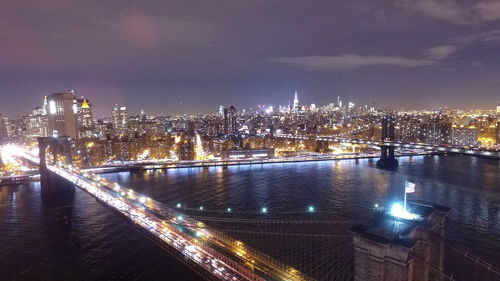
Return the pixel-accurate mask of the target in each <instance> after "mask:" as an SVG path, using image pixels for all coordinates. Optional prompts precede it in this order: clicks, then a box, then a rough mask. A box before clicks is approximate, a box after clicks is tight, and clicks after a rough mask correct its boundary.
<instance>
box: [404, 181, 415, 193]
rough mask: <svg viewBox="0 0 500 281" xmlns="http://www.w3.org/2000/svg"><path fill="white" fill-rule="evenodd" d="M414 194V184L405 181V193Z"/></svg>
mask: <svg viewBox="0 0 500 281" xmlns="http://www.w3.org/2000/svg"><path fill="white" fill-rule="evenodd" d="M413 192H415V184H414V183H412V182H409V181H407V182H406V184H405V193H413Z"/></svg>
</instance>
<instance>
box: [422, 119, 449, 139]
mask: <svg viewBox="0 0 500 281" xmlns="http://www.w3.org/2000/svg"><path fill="white" fill-rule="evenodd" d="M425 136H426V141H425V142H427V143H433V144H449V143H450V136H451V124H450V123H448V122H443V121H432V122H430V123H427V124H426V129H425Z"/></svg>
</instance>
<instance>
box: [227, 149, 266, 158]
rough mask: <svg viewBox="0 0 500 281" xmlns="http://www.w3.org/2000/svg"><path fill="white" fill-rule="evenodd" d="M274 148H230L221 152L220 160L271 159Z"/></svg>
mask: <svg viewBox="0 0 500 281" xmlns="http://www.w3.org/2000/svg"><path fill="white" fill-rule="evenodd" d="M273 157H274V148H263V149H251V148H230V149H224V150H222V151H221V158H222V159H244V158H273Z"/></svg>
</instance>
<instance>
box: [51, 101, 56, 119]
mask: <svg viewBox="0 0 500 281" xmlns="http://www.w3.org/2000/svg"><path fill="white" fill-rule="evenodd" d="M56 111H57V108H56V101H54V100H51V101H49V113H50V114H51V115H54V114H56Z"/></svg>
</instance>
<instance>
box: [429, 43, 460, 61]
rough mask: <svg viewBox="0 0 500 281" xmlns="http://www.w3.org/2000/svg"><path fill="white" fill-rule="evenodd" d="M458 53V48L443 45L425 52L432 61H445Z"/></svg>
mask: <svg viewBox="0 0 500 281" xmlns="http://www.w3.org/2000/svg"><path fill="white" fill-rule="evenodd" d="M456 51H457V46H454V45H443V46H436V47H432V48H429V49H427V50H425V52H424V56H425V57H427V58H429V59H431V60H444V59H446V58H448V57H449V56H451V55H452V54H453V53H455V52H456Z"/></svg>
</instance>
